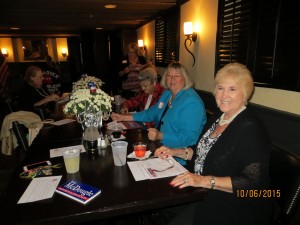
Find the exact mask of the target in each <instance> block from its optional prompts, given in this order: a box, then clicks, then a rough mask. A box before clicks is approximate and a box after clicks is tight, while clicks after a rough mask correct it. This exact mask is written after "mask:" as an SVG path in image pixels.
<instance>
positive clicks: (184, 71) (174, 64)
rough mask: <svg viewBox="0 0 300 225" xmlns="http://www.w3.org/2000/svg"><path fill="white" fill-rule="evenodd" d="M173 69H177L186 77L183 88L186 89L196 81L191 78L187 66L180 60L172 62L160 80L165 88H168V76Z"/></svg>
mask: <svg viewBox="0 0 300 225" xmlns="http://www.w3.org/2000/svg"><path fill="white" fill-rule="evenodd" d="M171 69H175V70H176V71H177V72H178V73H180V74H181V75H182V76H183V78H184V86H183V90H186V89H188V88H190V87H192V86H193V85H194V82H193V80H192V79H191V78H190V75H189V72H188V71H187V69H186V67H185V66H184V65H182V64H181V63H180V62H172V63H170V64H169V65H168V67H167V69H166V71H165V73H164V75H163V77H162V79H161V82H160V83H161V85H162V86H163V87H164V88H166V89H168V86H167V84H166V77H167V74H168V73H169V72H170V70H171Z"/></svg>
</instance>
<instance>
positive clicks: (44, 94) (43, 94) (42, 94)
mask: <svg viewBox="0 0 300 225" xmlns="http://www.w3.org/2000/svg"><path fill="white" fill-rule="evenodd" d="M40 89H41V90H42V91H43V93H41V92H40V91H39V90H38V89H37V88H35V90H36V91H37V92H38V93H39V94H40V95H41V96H43V97H47V96H49V95H48V94H47V92H46V91H45V90H44V89H43V88H40Z"/></svg>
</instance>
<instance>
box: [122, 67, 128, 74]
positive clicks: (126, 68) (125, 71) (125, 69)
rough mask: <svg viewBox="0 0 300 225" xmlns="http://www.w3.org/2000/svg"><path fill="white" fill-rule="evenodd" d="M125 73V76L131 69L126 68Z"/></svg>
mask: <svg viewBox="0 0 300 225" xmlns="http://www.w3.org/2000/svg"><path fill="white" fill-rule="evenodd" d="M123 71H124V74H127V73H129V72H130V69H129V67H128V66H126V67H125V68H124V70H123Z"/></svg>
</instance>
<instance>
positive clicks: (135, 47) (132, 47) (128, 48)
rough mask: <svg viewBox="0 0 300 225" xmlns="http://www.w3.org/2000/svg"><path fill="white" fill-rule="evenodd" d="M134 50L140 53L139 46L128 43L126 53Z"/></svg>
mask: <svg viewBox="0 0 300 225" xmlns="http://www.w3.org/2000/svg"><path fill="white" fill-rule="evenodd" d="M130 51H132V52H134V53H135V54H137V55H140V51H139V46H138V45H137V44H136V43H129V44H128V46H127V53H128V52H130Z"/></svg>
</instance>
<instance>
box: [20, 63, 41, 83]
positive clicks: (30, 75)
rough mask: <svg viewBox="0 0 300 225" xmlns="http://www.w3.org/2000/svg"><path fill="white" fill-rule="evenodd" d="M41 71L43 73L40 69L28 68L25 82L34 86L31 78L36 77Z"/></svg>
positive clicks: (35, 67)
mask: <svg viewBox="0 0 300 225" xmlns="http://www.w3.org/2000/svg"><path fill="white" fill-rule="evenodd" d="M39 71H41V72H43V71H42V69H41V68H40V67H37V66H29V67H28V68H27V70H26V72H25V76H24V80H25V81H26V82H27V83H29V84H32V79H31V78H33V77H35V76H36V75H37V73H38V72H39Z"/></svg>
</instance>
